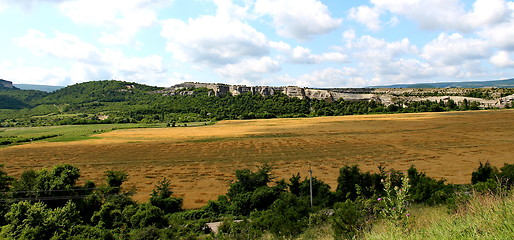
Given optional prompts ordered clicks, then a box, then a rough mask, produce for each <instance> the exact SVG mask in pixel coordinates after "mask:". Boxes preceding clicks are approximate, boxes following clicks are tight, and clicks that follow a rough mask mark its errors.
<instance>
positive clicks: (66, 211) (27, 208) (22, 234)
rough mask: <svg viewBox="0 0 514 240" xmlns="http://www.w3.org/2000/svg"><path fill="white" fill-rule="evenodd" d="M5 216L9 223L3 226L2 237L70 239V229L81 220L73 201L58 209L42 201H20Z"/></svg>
mask: <svg viewBox="0 0 514 240" xmlns="http://www.w3.org/2000/svg"><path fill="white" fill-rule="evenodd" d="M5 218H6V221H7V225H5V226H3V227H2V232H1V235H2V236H1V237H3V238H7V239H29V240H30V239H43V240H44V239H68V238H69V236H70V230H71V229H72V228H73V227H74V226H75V225H77V224H80V222H81V221H80V217H79V213H78V211H77V210H76V206H75V204H74V203H73V202H71V201H69V202H67V203H66V205H65V206H63V207H61V208H56V209H50V208H48V207H47V206H46V204H44V203H42V202H37V203H30V202H28V201H22V202H18V203H15V204H13V205H12V206H11V209H10V211H9V212H8V213H7V214H6V215H5Z"/></svg>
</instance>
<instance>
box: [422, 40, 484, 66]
mask: <svg viewBox="0 0 514 240" xmlns="http://www.w3.org/2000/svg"><path fill="white" fill-rule="evenodd" d="M489 51H490V48H489V44H488V43H487V42H486V41H484V40H479V39H473V38H464V37H463V36H462V35H460V34H458V33H454V34H452V35H447V34H445V33H441V34H439V36H438V37H437V38H436V39H434V40H433V41H431V42H429V43H428V44H427V45H425V46H424V47H423V53H422V54H421V56H422V57H423V58H425V59H426V60H428V61H430V62H433V63H435V64H437V65H459V64H462V63H463V62H465V61H470V60H476V59H482V58H486V57H487V56H488V54H489Z"/></svg>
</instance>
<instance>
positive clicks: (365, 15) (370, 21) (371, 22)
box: [348, 6, 381, 31]
mask: <svg viewBox="0 0 514 240" xmlns="http://www.w3.org/2000/svg"><path fill="white" fill-rule="evenodd" d="M348 18H349V19H353V20H355V21H357V22H359V23H362V24H364V25H365V26H366V27H367V28H369V29H371V30H373V31H377V30H380V24H381V22H380V12H379V11H378V9H376V8H370V7H368V6H359V7H356V8H352V9H350V13H349V15H348Z"/></svg>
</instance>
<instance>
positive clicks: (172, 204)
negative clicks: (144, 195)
mask: <svg viewBox="0 0 514 240" xmlns="http://www.w3.org/2000/svg"><path fill="white" fill-rule="evenodd" d="M170 186H171V181H170V180H168V179H166V178H164V179H163V180H162V181H160V182H159V183H158V185H157V186H155V188H154V190H152V194H151V197H150V204H151V205H153V206H156V207H158V208H160V209H162V210H163V211H164V213H174V212H178V211H180V210H182V202H183V200H182V198H175V197H172V194H173V191H171V188H170Z"/></svg>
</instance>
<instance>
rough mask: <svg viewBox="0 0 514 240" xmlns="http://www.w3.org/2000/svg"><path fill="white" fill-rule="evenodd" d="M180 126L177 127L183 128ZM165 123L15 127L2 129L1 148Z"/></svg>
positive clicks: (195, 123) (202, 124)
mask: <svg viewBox="0 0 514 240" xmlns="http://www.w3.org/2000/svg"><path fill="white" fill-rule="evenodd" d="M206 124H207V123H205V122H194V123H187V126H191V127H195V126H204V125H206ZM183 126H184V124H178V125H177V127H183ZM164 127H167V126H166V124H165V123H155V124H143V123H119V124H90V125H64V126H45V127H14V128H0V147H1V146H6V145H13V144H21V143H26V142H33V141H40V140H46V141H50V142H65V141H78V140H85V139H93V138H95V137H91V135H93V134H99V133H104V132H109V131H113V130H117V129H131V128H164Z"/></svg>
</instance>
